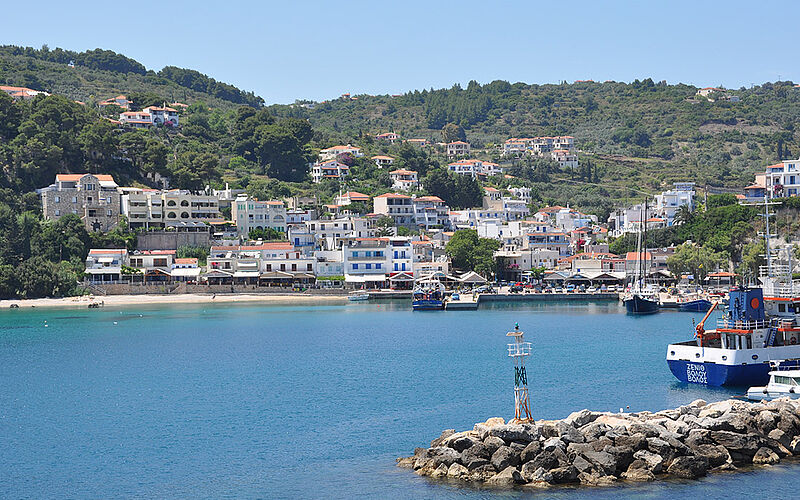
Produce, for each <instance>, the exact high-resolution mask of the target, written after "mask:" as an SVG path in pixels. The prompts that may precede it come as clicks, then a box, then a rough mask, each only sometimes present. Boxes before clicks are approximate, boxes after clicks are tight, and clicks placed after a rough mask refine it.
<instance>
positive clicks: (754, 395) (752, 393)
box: [747, 387, 800, 401]
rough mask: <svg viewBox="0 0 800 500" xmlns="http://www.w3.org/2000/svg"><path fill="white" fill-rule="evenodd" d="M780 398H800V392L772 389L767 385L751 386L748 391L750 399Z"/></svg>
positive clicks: (769, 399)
mask: <svg viewBox="0 0 800 500" xmlns="http://www.w3.org/2000/svg"><path fill="white" fill-rule="evenodd" d="M778 398H790V399H797V398H800V393H797V392H790V391H770V390H769V389H767V387H751V388H750V389H749V390H748V391H747V399H749V400H750V401H761V400H767V401H771V400H773V399H778Z"/></svg>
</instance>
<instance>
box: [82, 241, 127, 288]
mask: <svg viewBox="0 0 800 500" xmlns="http://www.w3.org/2000/svg"><path fill="white" fill-rule="evenodd" d="M127 259H128V251H127V250H125V249H124V248H123V249H117V248H109V249H103V248H92V249H91V250H89V254H88V255H87V256H86V269H84V273H85V275H86V278H85V279H86V281H87V282H89V283H119V281H120V280H121V279H122V266H124V265H127V263H126V262H127Z"/></svg>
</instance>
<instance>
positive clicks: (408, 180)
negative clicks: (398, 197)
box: [389, 168, 419, 191]
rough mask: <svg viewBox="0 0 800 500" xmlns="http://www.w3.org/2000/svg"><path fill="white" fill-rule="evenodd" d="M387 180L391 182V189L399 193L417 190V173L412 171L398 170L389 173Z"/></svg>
mask: <svg viewBox="0 0 800 500" xmlns="http://www.w3.org/2000/svg"><path fill="white" fill-rule="evenodd" d="M389 179H391V181H392V189H399V190H400V191H413V190H416V189H419V180H418V179H417V173H416V172H415V171H413V170H406V169H404V168H400V169H397V170H392V171H391V172H389Z"/></svg>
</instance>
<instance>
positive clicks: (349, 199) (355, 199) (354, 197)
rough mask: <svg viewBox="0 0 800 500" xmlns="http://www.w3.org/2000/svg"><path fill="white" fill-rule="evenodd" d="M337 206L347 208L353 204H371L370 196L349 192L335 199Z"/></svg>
mask: <svg viewBox="0 0 800 500" xmlns="http://www.w3.org/2000/svg"><path fill="white" fill-rule="evenodd" d="M333 203H334V204H335V205H339V206H340V207H346V206H347V205H351V204H353V203H369V195H366V194H364V193H359V192H358V191H348V192H346V193H344V194H340V195H337V196H336V197H335V198H334V199H333Z"/></svg>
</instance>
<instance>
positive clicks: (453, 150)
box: [446, 141, 470, 158]
mask: <svg viewBox="0 0 800 500" xmlns="http://www.w3.org/2000/svg"><path fill="white" fill-rule="evenodd" d="M446 147H447V156H449V157H450V158H458V157H461V156H469V150H470V147H469V143H468V142H464V141H454V142H448V143H447V145H446Z"/></svg>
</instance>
